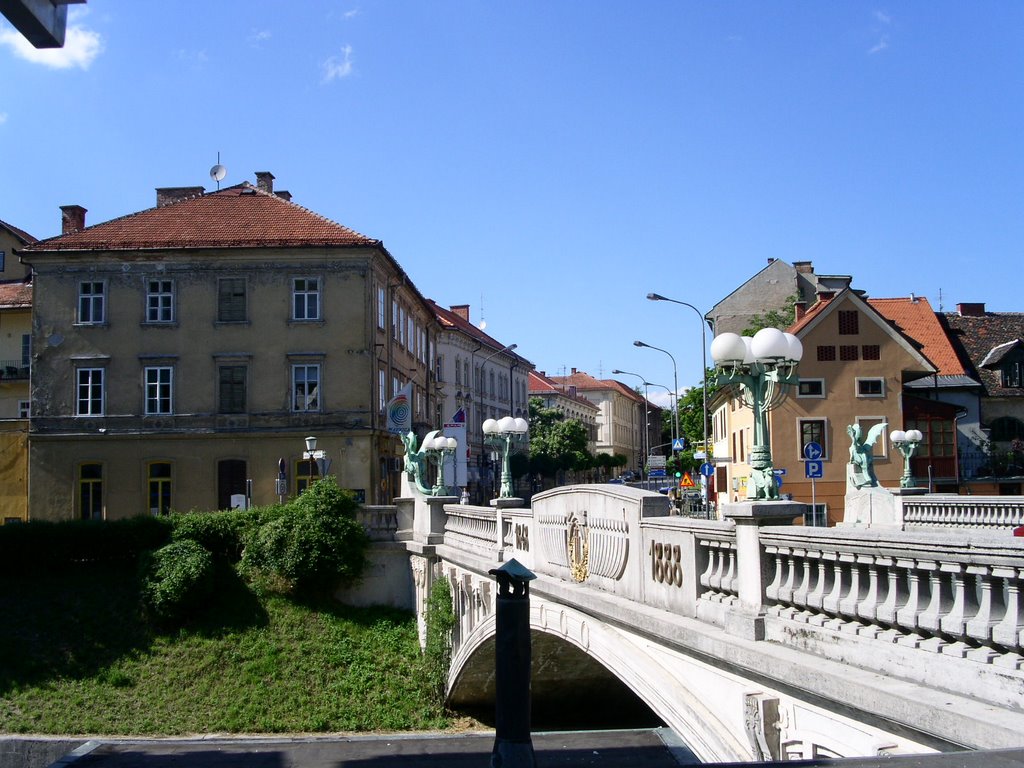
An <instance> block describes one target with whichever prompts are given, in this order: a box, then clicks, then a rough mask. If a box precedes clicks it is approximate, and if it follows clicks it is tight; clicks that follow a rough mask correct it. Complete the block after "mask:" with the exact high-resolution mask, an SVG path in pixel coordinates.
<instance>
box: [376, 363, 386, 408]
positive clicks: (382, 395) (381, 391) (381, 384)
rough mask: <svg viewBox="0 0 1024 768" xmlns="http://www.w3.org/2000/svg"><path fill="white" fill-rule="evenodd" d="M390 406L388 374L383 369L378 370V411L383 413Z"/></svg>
mask: <svg viewBox="0 0 1024 768" xmlns="http://www.w3.org/2000/svg"><path fill="white" fill-rule="evenodd" d="M387 404H388V388H387V374H386V373H385V372H384V369H383V368H378V369H377V410H379V411H383V410H384V406H386V405H387Z"/></svg>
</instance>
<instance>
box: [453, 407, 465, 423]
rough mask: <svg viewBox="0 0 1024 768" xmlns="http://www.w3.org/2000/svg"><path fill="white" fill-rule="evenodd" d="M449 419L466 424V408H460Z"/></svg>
mask: <svg viewBox="0 0 1024 768" xmlns="http://www.w3.org/2000/svg"><path fill="white" fill-rule="evenodd" d="M449 421H451V422H453V423H455V424H465V423H466V409H465V408H459V410H457V411H456V412H455V415H454V416H452V417H451V418H450V419H449Z"/></svg>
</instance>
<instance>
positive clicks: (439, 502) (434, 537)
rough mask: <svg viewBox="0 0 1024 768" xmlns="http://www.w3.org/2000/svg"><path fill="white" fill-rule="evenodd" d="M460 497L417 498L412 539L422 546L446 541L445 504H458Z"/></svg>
mask: <svg viewBox="0 0 1024 768" xmlns="http://www.w3.org/2000/svg"><path fill="white" fill-rule="evenodd" d="M458 501H459V497H458V496H423V495H417V496H416V514H415V520H414V521H413V530H412V538H413V541H416V542H419V543H420V544H440V543H441V542H442V541H444V521H445V511H444V505H445V504H457V503H458Z"/></svg>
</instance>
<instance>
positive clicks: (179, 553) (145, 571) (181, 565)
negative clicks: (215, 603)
mask: <svg viewBox="0 0 1024 768" xmlns="http://www.w3.org/2000/svg"><path fill="white" fill-rule="evenodd" d="M140 568H141V571H142V573H141V576H142V578H141V596H142V604H143V608H144V609H145V610H146V612H147V613H148V615H149V616H151V617H152V618H154V619H155V620H156V621H157V622H159V623H167V622H174V621H180V620H183V619H188V618H191V617H192V616H193V615H194V614H195V613H196V612H197V611H198V610H199V609H200V608H201V607H202V605H203V603H204V602H205V601H206V600H207V599H208V598H209V597H210V594H211V593H212V592H213V586H214V565H213V556H212V555H211V554H210V553H209V552H207V551H206V550H205V549H203V547H202V546H200V545H199V544H197V543H196V542H194V541H191V540H189V539H184V540H182V541H175V542H172V543H170V544H168V545H167V546H165V547H161V548H160V549H158V550H156V551H155V552H150V553H147V554H146V556H145V557H143V559H142V562H141V565H140Z"/></svg>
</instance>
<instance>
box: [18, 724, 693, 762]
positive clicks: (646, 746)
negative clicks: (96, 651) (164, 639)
mask: <svg viewBox="0 0 1024 768" xmlns="http://www.w3.org/2000/svg"><path fill="white" fill-rule="evenodd" d="M22 743H23V744H25V743H28V742H27V741H26V742H22ZM56 743H57V744H64V746H70V747H72V749H71V750H69V751H68V752H67V753H65V754H64V756H63V757H61V758H60V759H58V760H55V761H52V762H44V763H40V764H38V765H33V766H31V767H30V766H28V765H26V764H25V763H19V764H18V768H47V767H49V768H71V767H72V766H73V768H413V767H415V768H433V767H436V768H442V766H444V767H445V768H448V767H449V766H452V767H454V768H471V767H472V768H476V767H477V766H479V768H487V767H488V766H489V765H490V758H491V749H492V747H493V746H494V734H493V733H469V734H457V735H449V734H394V735H388V736H348V737H318V736H311V737H294V738H290V737H263V738H259V737H255V738H242V737H239V738H235V737H209V738H198V739H183V740H172V739H130V740H129V739H109V740H107V739H96V740H93V741H88V742H84V743H82V742H78V743H73V742H56ZM52 744H53V743H52V742H51V748H52ZM533 746H534V751H535V753H536V757H537V765H538V768H577V767H580V768H582V767H583V766H593V767H594V768H634V767H635V768H641V766H642V767H643V768H678V766H680V765H685V764H687V763H695V762H696V760H694V759H693V758H692V755H690V753H689V752H688V750H686V749H685V747H682V746H677V741H676V739H675V735H674V734H673V733H672V732H671V731H669V730H667V729H655V730H632V731H576V732H557V733H538V734H534V736H533ZM677 758H678V759H677ZM0 768H8V765H7V764H6V763H0ZM12 768H13V766H12Z"/></svg>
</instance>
